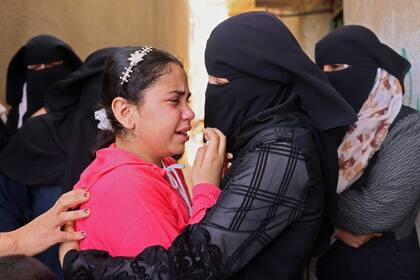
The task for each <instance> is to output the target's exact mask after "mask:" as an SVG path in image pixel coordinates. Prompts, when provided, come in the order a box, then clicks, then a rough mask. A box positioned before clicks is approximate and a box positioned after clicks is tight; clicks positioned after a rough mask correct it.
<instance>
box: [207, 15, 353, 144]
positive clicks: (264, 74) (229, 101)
mask: <svg viewBox="0 0 420 280" xmlns="http://www.w3.org/2000/svg"><path fill="white" fill-rule="evenodd" d="M205 60H206V67H207V72H208V74H209V75H212V76H215V77H222V78H227V79H228V80H229V81H230V82H229V83H228V84H226V85H211V84H209V85H208V88H207V90H206V103H205V125H206V126H210V127H216V128H219V129H221V130H222V131H223V132H224V133H225V134H226V136H227V138H228V141H229V144H228V148H230V150H232V148H233V146H235V144H234V143H235V140H236V139H237V138H242V139H243V138H244V137H241V136H243V134H244V133H245V134H246V133H248V131H247V130H249V129H248V128H246V127H244V125H248V126H249V124H251V123H252V126H251V127H252V129H254V130H255V129H258V128H257V127H258V126H259V124H261V125H262V126H263V125H264V124H266V123H270V122H273V121H275V119H276V116H278V115H279V114H281V113H282V112H285V111H287V110H289V109H291V107H293V108H297V109H298V110H301V111H303V112H305V113H306V114H307V115H308V116H309V117H310V118H311V119H312V120H313V121H314V122H315V124H316V125H317V127H318V128H319V129H320V130H322V131H325V130H328V129H332V128H336V127H341V126H346V125H348V124H350V123H352V122H353V121H354V120H355V113H354V111H353V110H352V109H351V107H350V106H349V105H348V104H347V103H346V102H345V101H344V100H343V99H342V97H341V96H340V95H339V94H338V93H337V92H336V91H335V89H334V88H333V87H332V86H331V85H330V84H329V83H328V80H327V79H326V77H325V75H324V74H323V73H322V71H320V69H319V68H318V67H317V66H316V65H315V64H314V63H312V62H311V60H310V59H309V58H308V57H307V56H306V55H305V54H304V52H303V51H302V49H301V48H300V46H299V44H298V43H297V41H296V39H295V38H294V37H293V35H292V34H291V32H290V31H289V30H288V29H287V27H286V26H285V25H284V24H283V23H282V22H281V21H280V20H279V19H278V18H277V17H275V16H274V15H271V14H268V13H265V12H251V13H245V14H241V15H237V16H234V17H231V18H229V19H227V20H225V21H224V22H222V23H221V24H219V25H218V26H217V27H216V28H215V29H214V30H213V32H212V33H211V35H210V38H209V39H208V41H207V47H206V52H205ZM245 138H246V137H245ZM245 140H246V139H245ZM242 142H243V141H242Z"/></svg>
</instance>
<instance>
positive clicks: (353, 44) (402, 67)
mask: <svg viewBox="0 0 420 280" xmlns="http://www.w3.org/2000/svg"><path fill="white" fill-rule="evenodd" d="M315 60H316V63H317V64H318V65H319V66H321V67H322V66H323V65H326V64H348V65H350V67H349V68H347V69H345V70H340V71H334V72H327V73H326V75H327V78H328V79H329V81H330V82H331V84H332V85H333V86H334V88H335V89H336V90H337V91H338V92H339V93H340V94H341V95H342V96H343V98H344V99H345V100H346V101H347V102H348V103H349V104H350V105H351V106H352V107H353V109H354V110H355V111H356V112H358V111H359V110H360V109H361V107H362V105H363V103H364V102H365V101H366V99H367V98H368V96H369V93H370V91H371V90H372V88H373V85H374V82H375V77H376V72H377V69H378V68H382V69H385V70H386V71H387V72H388V73H390V74H391V75H393V76H395V77H396V78H397V79H398V80H399V81H400V83H401V86H402V87H403V89H404V77H405V75H406V74H407V72H408V70H409V69H410V63H409V62H408V61H407V60H406V59H405V58H404V57H402V56H401V55H399V54H398V53H397V52H395V51H394V50H393V49H391V48H390V47H388V46H387V45H385V44H383V43H381V42H380V41H379V39H378V37H376V35H375V34H374V33H373V32H372V31H371V30H369V29H367V28H366V27H363V26H360V25H348V26H343V27H340V28H337V29H336V30H334V31H331V32H330V33H329V34H327V35H326V36H325V37H324V38H322V39H321V40H320V41H319V42H318V43H317V44H316V47H315Z"/></svg>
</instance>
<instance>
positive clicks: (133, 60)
mask: <svg viewBox="0 0 420 280" xmlns="http://www.w3.org/2000/svg"><path fill="white" fill-rule="evenodd" d="M152 50H153V49H152V47H149V46H145V47H143V48H142V49H141V50H137V51H135V52H133V53H131V54H130V57H129V58H128V61H130V65H129V66H128V67H124V69H125V71H124V72H122V76H121V77H120V79H121V84H124V83H128V78H130V75H131V72H133V70H132V69H133V67H134V66H136V65H137V64H138V63H139V62H140V61H142V60H143V57H144V56H145V55H146V54H148V53H149V52H151V51H152Z"/></svg>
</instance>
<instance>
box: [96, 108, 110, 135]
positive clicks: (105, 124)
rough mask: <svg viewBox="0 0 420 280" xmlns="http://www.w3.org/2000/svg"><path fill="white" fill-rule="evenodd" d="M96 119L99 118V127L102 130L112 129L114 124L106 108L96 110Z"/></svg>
mask: <svg viewBox="0 0 420 280" xmlns="http://www.w3.org/2000/svg"><path fill="white" fill-rule="evenodd" d="M95 120H98V121H99V123H98V128H99V129H100V130H111V131H112V125H111V122H110V121H109V119H108V117H107V116H106V111H105V109H101V110H98V111H95Z"/></svg>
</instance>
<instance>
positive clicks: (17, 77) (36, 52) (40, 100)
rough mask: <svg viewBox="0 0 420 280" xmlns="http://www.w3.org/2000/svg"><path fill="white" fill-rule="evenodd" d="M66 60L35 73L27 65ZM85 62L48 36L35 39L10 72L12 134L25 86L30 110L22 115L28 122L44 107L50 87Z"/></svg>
mask: <svg viewBox="0 0 420 280" xmlns="http://www.w3.org/2000/svg"><path fill="white" fill-rule="evenodd" d="M60 60H61V61H63V63H62V64H60V65H55V66H53V67H51V68H46V69H43V70H39V71H35V70H30V69H28V65H33V64H48V63H51V62H54V61H60ZM81 64H82V62H81V61H80V59H79V57H78V56H77V55H76V54H75V53H74V51H73V50H72V49H71V47H70V46H69V45H67V44H66V43H64V42H63V41H61V40H59V39H57V38H55V37H53V36H49V35H40V36H36V37H33V38H32V39H30V40H29V41H28V43H27V44H26V45H25V46H23V47H22V48H21V49H20V50H19V51H18V52H17V53H16V54H15V55H14V57H13V58H12V60H11V62H10V64H9V67H8V70H7V83H6V101H7V103H8V104H9V105H11V106H12V108H11V111H10V113H9V117H8V123H7V127H8V129H9V131H10V133H11V134H13V133H14V132H15V130H16V129H17V126H18V120H19V109H18V106H19V103H20V102H21V101H22V97H23V86H24V84H25V83H26V92H27V111H26V113H25V114H24V116H23V120H24V121H26V120H27V119H28V118H29V117H30V116H31V115H32V114H33V113H35V112H36V111H37V110H39V109H40V108H41V107H43V106H44V96H45V94H46V92H47V90H48V88H49V87H50V86H51V85H52V84H54V83H55V82H57V81H60V80H62V79H64V78H66V77H67V76H68V75H69V74H70V73H71V72H73V71H74V70H76V69H78V68H79V67H80V65H81Z"/></svg>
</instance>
